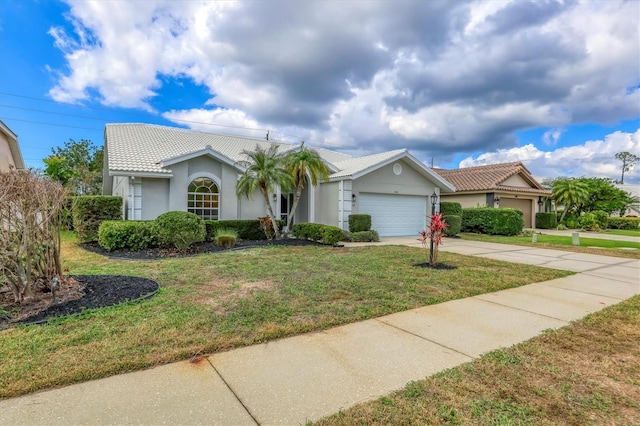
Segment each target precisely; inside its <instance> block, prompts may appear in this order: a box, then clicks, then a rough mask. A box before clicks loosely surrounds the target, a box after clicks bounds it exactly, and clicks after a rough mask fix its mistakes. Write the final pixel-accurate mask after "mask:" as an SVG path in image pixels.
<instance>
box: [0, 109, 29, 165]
mask: <svg viewBox="0 0 640 426" xmlns="http://www.w3.org/2000/svg"><path fill="white" fill-rule="evenodd" d="M12 168H15V169H24V160H23V159H22V153H21V152H20V145H18V135H16V134H15V133H13V131H12V130H11V129H10V128H9V127H8V126H7V125H6V124H4V122H3V121H2V120H0V172H6V171H9V170H11V169H12Z"/></svg>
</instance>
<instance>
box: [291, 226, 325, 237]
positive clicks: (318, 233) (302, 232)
mask: <svg viewBox="0 0 640 426" xmlns="http://www.w3.org/2000/svg"><path fill="white" fill-rule="evenodd" d="M323 226H324V225H322V224H320V223H310V222H303V223H296V224H295V225H293V229H292V231H293V236H294V237H296V238H300V239H302V240H313V241H320V240H322V227H323Z"/></svg>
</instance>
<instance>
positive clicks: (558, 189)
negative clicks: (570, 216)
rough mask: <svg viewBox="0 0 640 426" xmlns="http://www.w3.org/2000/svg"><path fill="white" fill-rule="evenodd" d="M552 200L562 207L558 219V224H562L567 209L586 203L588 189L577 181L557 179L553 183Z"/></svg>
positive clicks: (583, 183)
mask: <svg viewBox="0 0 640 426" xmlns="http://www.w3.org/2000/svg"><path fill="white" fill-rule="evenodd" d="M553 199H554V200H555V201H556V203H558V204H562V205H564V211H563V212H562V216H561V217H560V222H562V220H563V219H564V216H565V214H567V211H568V210H569V209H571V208H572V207H578V206H580V205H582V204H584V203H586V202H587V200H588V199H589V187H588V185H587V184H586V183H585V182H583V181H581V180H579V179H567V178H563V179H557V180H556V181H555V182H553Z"/></svg>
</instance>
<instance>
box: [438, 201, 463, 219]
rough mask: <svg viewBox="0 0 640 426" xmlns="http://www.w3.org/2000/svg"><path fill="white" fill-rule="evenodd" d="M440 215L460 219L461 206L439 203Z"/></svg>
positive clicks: (446, 202) (458, 204)
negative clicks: (458, 217)
mask: <svg viewBox="0 0 640 426" xmlns="http://www.w3.org/2000/svg"><path fill="white" fill-rule="evenodd" d="M440 213H442V214H443V215H444V216H448V215H453V216H460V217H462V204H460V203H453V202H449V201H441V202H440Z"/></svg>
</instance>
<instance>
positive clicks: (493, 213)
mask: <svg viewBox="0 0 640 426" xmlns="http://www.w3.org/2000/svg"><path fill="white" fill-rule="evenodd" d="M522 228H524V219H523V215H522V212H521V211H520V210H516V209H502V208H501V209H496V208H491V207H479V208H466V209H462V232H475V233H478V234H490V235H518V234H519V233H520V232H522Z"/></svg>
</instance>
